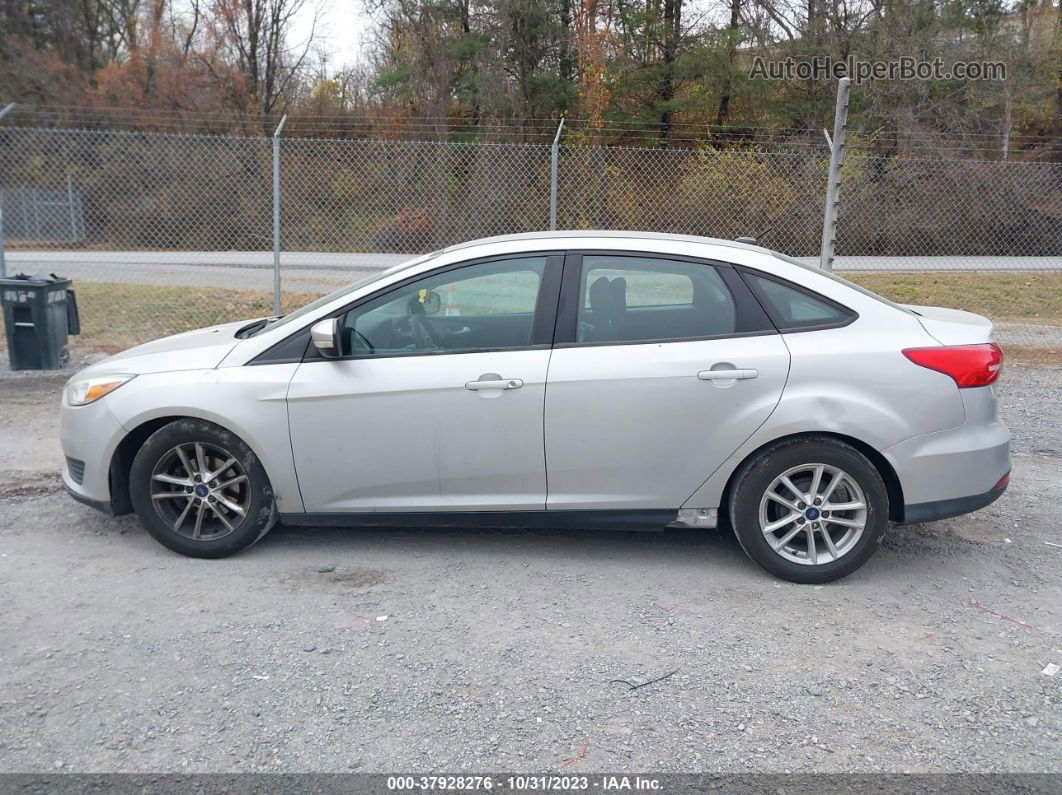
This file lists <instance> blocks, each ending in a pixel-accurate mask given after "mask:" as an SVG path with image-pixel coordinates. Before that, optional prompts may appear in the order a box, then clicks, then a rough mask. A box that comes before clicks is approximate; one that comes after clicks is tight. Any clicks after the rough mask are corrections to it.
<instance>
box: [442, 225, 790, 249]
mask: <svg viewBox="0 0 1062 795" xmlns="http://www.w3.org/2000/svg"><path fill="white" fill-rule="evenodd" d="M578 238H595V239H602V238H613V239H617V240H645V241H652V240H658V241H669V242H673V243H699V244H701V245H713V246H726V247H727V248H736V249H742V250H744V251H756V252H759V253H762V254H771V253H773V252H772V251H770V249H766V248H763V247H762V246H753V245H750V244H748V243H739V242H738V241H736V240H723V239H722V238H717V237H700V236H699V235H675V234H669V233H666V232H631V231H623V230H615V229H561V230H556V231H548V232H547V231H541V232H521V233H519V234H515V235H497V236H496V237H483V238H480V239H478V240H469V241H466V242H464V243H457V244H455V245H452V246H447V247H446V248H444V249H442V250H441V251H440V252H439V253H440V254H445V253H450V252H452V251H460V250H462V249H466V248H474V247H476V246H485V245H492V244H496V243H519V242H528V243H530V242H541V241H548V240H571V239H578Z"/></svg>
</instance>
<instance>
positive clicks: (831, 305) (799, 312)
mask: <svg viewBox="0 0 1062 795" xmlns="http://www.w3.org/2000/svg"><path fill="white" fill-rule="evenodd" d="M741 275H742V277H743V278H744V279H745V282H746V283H747V284H748V285H749V287H750V288H751V289H752V292H753V293H755V294H756V297H757V298H758V299H759V301H760V303H761V304H763V308H764V309H765V310H767V314H768V315H770V318H771V320H772V321H773V322H774V324H775V325H776V326H777V327H778V330H779V331H812V330H814V329H821V328H837V327H839V326H846V325H848V324H849V323H851V322H852V321H853V320H855V318H856V313H855V312H853V311H852V310H851V309H848V308H846V307H843V306H841V305H840V304H838V303H835V302H834V301H831V300H830V299H828V298H826V297H825V296H821V295H818V294H817V293H813V292H811V291H809V290H805V289H803V288H802V287H798V286H796V285H794V284H789V283H788V282H784V281H780V280H777V279H773V278H770V277H767V276H762V275H760V274H755V273H751V272H749V271H744V270H743V271H742V272H741Z"/></svg>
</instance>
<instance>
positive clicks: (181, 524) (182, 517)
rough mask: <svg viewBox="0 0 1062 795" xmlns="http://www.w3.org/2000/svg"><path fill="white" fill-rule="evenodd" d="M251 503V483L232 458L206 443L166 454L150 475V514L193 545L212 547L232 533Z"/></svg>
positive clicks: (177, 447)
mask: <svg viewBox="0 0 1062 795" xmlns="http://www.w3.org/2000/svg"><path fill="white" fill-rule="evenodd" d="M250 501H251V491H250V481H249V479H248V477H247V473H246V472H245V471H244V468H243V466H242V465H241V464H240V462H239V461H238V460H237V458H236V456H234V455H232V453H230V452H229V451H228V450H225V449H224V448H222V447H218V446H217V445H213V444H209V443H207V442H186V443H184V444H179V445H177V446H176V447H173V448H171V449H170V450H168V451H167V452H166V453H165V454H164V455H162V456H161V457H160V458H159V460H158V462H157V463H156V464H155V468H154V470H153V471H152V473H151V502H152V505H154V506H155V511H156V512H157V513H158V515H159V516H160V517H161V518H162V520H163V521H164V522H166V524H167V525H169V527H170V528H172V529H173V530H174V531H175V532H177V533H178V534H180V535H182V536H184V537H185V538H190V539H192V540H193V541H215V540H217V539H219V538H224V537H225V536H227V535H229V534H230V533H232V532H234V531H235V530H236V528H237V527H239V525H240V523H241V522H243V520H244V519H245V518H246V516H247V506H248V505H249V503H250Z"/></svg>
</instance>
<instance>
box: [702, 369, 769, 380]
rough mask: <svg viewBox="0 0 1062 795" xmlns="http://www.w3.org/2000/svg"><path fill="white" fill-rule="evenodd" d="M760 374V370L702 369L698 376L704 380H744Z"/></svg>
mask: <svg viewBox="0 0 1062 795" xmlns="http://www.w3.org/2000/svg"><path fill="white" fill-rule="evenodd" d="M759 374H760V371H759V370H701V371H700V372H699V373H697V377H698V378H699V379H701V380H702V381H744V380H745V379H747V378H755V377H756V376H758V375H759Z"/></svg>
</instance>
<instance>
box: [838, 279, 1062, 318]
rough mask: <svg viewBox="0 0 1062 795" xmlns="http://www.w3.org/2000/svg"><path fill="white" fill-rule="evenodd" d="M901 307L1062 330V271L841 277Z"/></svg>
mask: <svg viewBox="0 0 1062 795" xmlns="http://www.w3.org/2000/svg"><path fill="white" fill-rule="evenodd" d="M840 275H841V276H844V278H846V279H848V280H849V281H852V282H855V283H856V284H859V285H862V286H863V287H866V288H867V289H869V290H873V291H874V292H876V293H879V294H881V295H883V296H885V297H886V298H889V299H891V300H893V301H896V302H897V303H901V304H922V305H923V306H947V307H951V308H953V309H965V310H966V311H967V312H976V313H977V314H978V315H984V316H985V317H988V318H991V319H992V320H998V321H1007V322H1012V323H1037V324H1044V325H1049V326H1062V272H1058V271H1044V272H1034V271H1033V272H1030V271H1026V272H1019V273H953V272H947V273H943V272H942V273H841V274H840Z"/></svg>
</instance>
